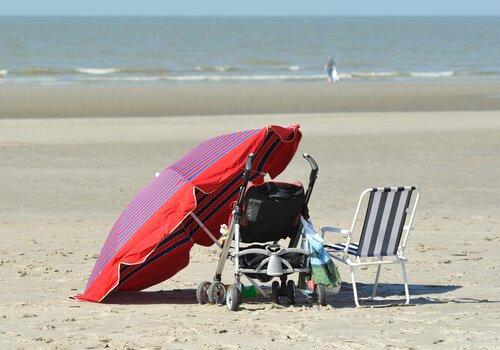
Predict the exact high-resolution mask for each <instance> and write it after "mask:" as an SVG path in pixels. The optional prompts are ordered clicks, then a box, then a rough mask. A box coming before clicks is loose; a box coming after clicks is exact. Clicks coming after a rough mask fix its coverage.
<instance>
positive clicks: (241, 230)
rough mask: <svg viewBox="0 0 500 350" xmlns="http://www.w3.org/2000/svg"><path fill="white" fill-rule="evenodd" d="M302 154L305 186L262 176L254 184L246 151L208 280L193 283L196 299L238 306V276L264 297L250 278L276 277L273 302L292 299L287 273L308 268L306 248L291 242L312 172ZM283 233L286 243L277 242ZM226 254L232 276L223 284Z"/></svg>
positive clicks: (315, 171) (304, 209) (315, 168)
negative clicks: (263, 179) (305, 167)
mask: <svg viewBox="0 0 500 350" xmlns="http://www.w3.org/2000/svg"><path fill="white" fill-rule="evenodd" d="M303 156H304V158H305V159H306V160H307V161H308V162H309V164H310V166H311V172H310V176H309V185H308V188H307V191H304V187H303V186H302V185H301V184H300V183H283V182H275V181H268V182H264V183H262V184H260V185H254V184H253V183H252V182H250V181H249V178H250V175H251V172H252V170H251V169H252V160H253V154H250V155H249V157H248V159H247V163H246V166H245V170H244V172H243V184H242V186H241V188H240V192H239V195H238V199H237V201H236V203H235V207H234V209H233V213H232V218H231V221H230V227H229V229H228V232H227V236H226V239H225V241H224V243H223V245H222V252H221V254H220V257H219V262H218V265H217V270H216V272H215V276H214V278H213V282H207V281H206V282H202V283H200V284H199V286H198V288H197V291H196V297H197V300H198V302H199V303H201V304H204V303H207V302H208V303H212V304H217V303H219V304H224V303H226V306H227V308H228V309H229V310H231V311H234V310H236V309H238V307H239V305H240V304H241V303H242V301H243V294H242V288H243V285H242V283H241V277H242V276H245V277H246V279H248V280H249V281H250V282H251V283H252V285H253V286H254V287H255V289H256V290H257V291H258V292H259V293H260V294H262V295H263V296H264V297H266V298H267V297H268V295H267V294H266V293H265V291H264V290H263V289H262V288H261V287H260V286H259V285H258V283H257V282H256V281H255V280H259V281H261V282H269V281H271V280H272V279H274V278H279V280H280V282H278V281H277V280H275V281H273V283H272V296H273V299H274V302H275V303H277V304H279V303H280V298H281V297H287V298H288V301H289V303H290V304H294V303H295V283H294V281H293V280H287V277H288V276H289V275H290V274H293V273H301V272H302V273H309V267H308V265H307V257H308V252H307V251H306V250H305V249H301V248H297V245H298V243H299V241H300V238H301V233H302V226H301V225H302V224H301V220H300V219H301V217H305V218H308V210H307V203H308V202H309V198H310V197H311V193H312V190H313V187H314V183H315V181H316V178H317V174H318V165H317V164H316V162H315V160H314V159H313V158H312V157H311V156H310V155H308V154H304V155H303ZM287 238H289V239H290V242H289V244H288V247H283V246H281V245H279V244H278V241H279V240H281V239H287ZM242 243H245V244H251V245H248V246H242ZM228 259H229V260H231V261H232V262H233V263H234V276H235V281H234V283H233V284H231V285H229V286H228V287H227V288H226V286H225V285H224V284H223V283H222V282H221V276H222V272H223V270H224V266H225V263H226V260H228Z"/></svg>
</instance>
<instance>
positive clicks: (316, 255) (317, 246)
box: [299, 220, 342, 289]
mask: <svg viewBox="0 0 500 350" xmlns="http://www.w3.org/2000/svg"><path fill="white" fill-rule="evenodd" d="M302 223H303V225H304V229H303V230H304V231H303V233H304V236H305V239H306V243H307V250H308V252H309V258H308V263H309V267H310V269H311V272H310V274H309V275H305V274H301V276H299V287H300V288H301V289H305V288H302V287H305V285H306V283H307V281H308V280H312V281H313V282H314V283H315V284H322V285H323V286H325V287H326V288H331V289H338V288H339V287H340V284H341V283H342V281H341V279H340V274H339V272H338V270H337V267H336V266H335V264H334V263H333V260H332V258H331V257H330V255H329V254H328V252H327V251H326V250H325V248H324V247H323V243H324V240H323V238H321V236H320V235H318V234H317V233H316V231H315V230H314V226H313V224H312V222H311V221H310V220H308V221H307V222H306V221H305V220H303V221H302ZM306 288H307V287H306Z"/></svg>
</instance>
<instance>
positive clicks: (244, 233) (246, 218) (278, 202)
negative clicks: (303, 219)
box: [240, 181, 306, 243]
mask: <svg viewBox="0 0 500 350" xmlns="http://www.w3.org/2000/svg"><path fill="white" fill-rule="evenodd" d="M305 198H306V196H305V192H304V187H303V186H302V184H300V183H283V182H272V181H270V182H265V183H263V184H261V185H250V186H249V187H248V189H247V191H246V195H245V199H244V201H243V213H242V214H243V215H242V218H241V221H240V240H241V242H243V243H255V242H258V243H265V242H270V241H274V242H276V241H279V240H280V239H285V238H288V237H293V236H294V235H295V234H296V232H297V228H298V227H299V224H300V215H301V213H302V208H303V207H304V203H305Z"/></svg>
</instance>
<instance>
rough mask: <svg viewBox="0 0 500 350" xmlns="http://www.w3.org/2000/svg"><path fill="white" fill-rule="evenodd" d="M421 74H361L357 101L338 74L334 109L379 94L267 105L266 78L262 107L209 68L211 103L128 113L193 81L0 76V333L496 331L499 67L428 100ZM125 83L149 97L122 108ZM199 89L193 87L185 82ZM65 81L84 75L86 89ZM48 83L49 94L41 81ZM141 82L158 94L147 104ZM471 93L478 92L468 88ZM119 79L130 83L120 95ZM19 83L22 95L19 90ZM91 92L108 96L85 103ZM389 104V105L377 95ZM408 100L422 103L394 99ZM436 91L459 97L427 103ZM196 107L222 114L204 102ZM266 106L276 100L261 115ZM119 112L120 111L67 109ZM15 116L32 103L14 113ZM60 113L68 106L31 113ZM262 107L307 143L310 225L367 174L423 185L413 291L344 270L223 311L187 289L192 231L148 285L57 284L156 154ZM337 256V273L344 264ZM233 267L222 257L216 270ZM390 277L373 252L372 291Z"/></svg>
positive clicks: (370, 336)
mask: <svg viewBox="0 0 500 350" xmlns="http://www.w3.org/2000/svg"><path fill="white" fill-rule="evenodd" d="M465 85H467V84H465ZM249 86H250V87H249ZM391 86H392V85H391ZM394 86H398V85H394ZM408 86H412V85H411V84H409V85H408ZM416 86H417V87H415V86H414V89H416V90H418V91H420V90H419V89H422V90H425V91H426V92H425V91H424V92H425V93H424V92H422V94H423V95H422V94H418V93H415V96H412V95H411V94H410V92H409V90H408V91H406V90H405V91H406V92H401V94H403V95H404V96H406V97H404V96H403V97H400V99H398V91H393V93H392V95H391V93H389V92H388V90H384V91H385V92H379V94H382V95H383V94H384V93H385V95H386V96H392V98H390V99H389V98H387V99H386V100H384V101H385V102H384V101H376V99H375V97H374V98H373V99H370V98H368V97H369V96H368V92H366V91H365V90H363V89H366V85H362V87H361V88H360V89H362V90H363V91H365V92H366V95H363V96H365V97H366V98H367V99H368V101H365V100H360V101H358V102H359V103H354V102H353V101H354V97H352V96H351V97H349V96H348V93H347V92H345V91H344V90H343V89H354V88H353V87H349V86H348V87H345V88H340V85H339V89H338V90H337V87H335V88H334V89H333V90H329V91H344V92H342V94H345V97H344V98H345V100H343V101H348V100H349V101H351V105H349V106H348V104H347V102H344V103H345V106H348V107H345V106H344V107H339V110H344V111H345V110H348V111H349V110H350V109H349V108H352V110H365V109H367V110H369V109H374V110H375V111H376V110H379V111H380V112H375V111H371V112H364V113H354V112H337V113H332V110H329V111H328V113H311V112H321V110H315V109H312V110H310V109H308V103H309V102H307V101H306V102H304V105H303V106H304V108H303V109H301V108H300V101H295V100H294V98H290V99H286V101H285V99H283V100H282V101H281V105H280V106H278V107H279V108H278V107H276V108H274V107H273V108H270V107H269V106H270V104H271V103H274V102H272V100H273V99H272V96H276V95H272V93H271V95H270V96H271V97H268V100H267V101H268V105H267V107H269V108H270V109H265V108H264V107H266V106H264V107H262V106H263V104H261V102H259V101H253V100H252V99H251V98H250V97H248V96H247V97H241V96H240V97H239V98H240V101H242V100H245V98H247V99H248V100H246V101H247V102H246V103H247V105H245V108H246V107H248V105H253V104H252V103H255V105H254V107H253V109H252V108H249V109H248V110H242V113H245V114H244V115H234V114H237V113H238V110H237V109H235V108H237V106H236V103H235V102H234V101H231V99H230V98H227V97H228V95H227V94H229V96H230V92H228V91H230V87H227V86H220V87H219V86H214V87H213V89H214V90H215V91H222V90H224V89H227V90H226V92H227V94H226V98H227V99H224V103H222V102H221V105H220V106H219V104H218V102H220V101H222V96H219V97H218V99H217V100H215V101H213V102H211V103H208V102H207V103H206V105H205V101H207V100H206V98H208V97H205V99H200V100H194V101H191V102H192V105H191V104H188V103H187V102H186V101H187V97H184V98H181V99H180V100H179V101H180V102H179V106H176V103H175V101H170V102H168V105H169V106H174V107H175V106H176V108H177V109H175V108H174V107H172V108H173V109H172V110H170V111H171V113H172V114H174V113H177V114H186V115H187V114H196V113H197V114H198V116H192V117H182V116H172V117H164V118H150V117H141V118H137V117H132V116H133V115H134V113H135V115H136V116H142V115H155V116H156V115H158V116H165V115H170V114H171V113H170V112H168V111H167V110H166V109H164V105H161V101H160V100H161V99H160V97H159V96H160V95H161V94H163V93H164V92H165V91H169V89H172V90H175V89H177V91H184V90H185V91H187V90H188V89H189V87H162V88H161V89H159V90H158V91H157V92H155V91H156V90H154V89H153V88H147V89H145V90H141V89H139V88H133V87H122V88H117V92H116V95H113V92H112V91H111V90H110V88H104V87H103V88H100V87H99V88H98V87H71V88H69V89H68V90H66V89H65V88H62V87H25V88H23V87H19V86H18V87H6V86H4V87H1V88H0V99H2V101H4V102H5V101H7V103H6V104H5V103H0V111H1V112H0V115H1V116H3V117H6V116H10V117H12V119H2V120H0V198H1V202H0V237H1V240H2V244H1V245H0V284H1V286H2V291H1V294H0V295H1V299H2V302H1V303H0V348H31V347H38V348H82V349H83V348H88V349H99V348H105V347H110V348H119V349H121V348H126V349H138V348H169V349H184V348H187V349H254V348H255V349H268V348H271V347H274V348H277V349H281V348H285V347H286V348H291V349H304V348H306V347H307V348H317V349H323V348H325V349H326V348H328V349H335V348H343V349H345V348H353V349H356V348H396V349H399V348H429V347H433V346H434V347H438V348H470V349H472V348H481V347H483V348H497V347H498V343H499V335H498V334H500V323H499V316H498V315H499V311H500V307H499V302H500V297H499V295H500V294H499V293H500V276H499V262H500V256H499V254H498V251H499V249H500V236H499V228H500V216H499V214H500V176H499V174H500V157H499V156H498V151H499V150H500V112H498V109H500V108H499V106H498V103H500V99H498V97H497V98H496V99H495V98H489V100H488V101H490V102H489V103H490V104H486V103H483V102H481V101H485V100H486V99H487V97H485V96H488V94H489V95H491V96H494V95H496V96H499V94H500V90H499V89H498V85H495V84H492V85H488V84H483V85H481V84H478V85H477V86H476V85H474V84H473V83H471V84H470V85H467V86H468V87H467V89H466V90H467V91H468V92H469V94H468V95H467V94H465V93H463V91H462V92H460V91H459V90H460V89H462V87H461V86H460V85H458V84H457V85H456V90H453V89H454V88H450V89H449V90H450V91H451V92H450V91H448V90H446V89H444V90H446V91H448V92H447V93H446V91H445V92H441V94H443V95H442V96H444V95H446V96H448V97H443V98H442V100H441V102H440V101H439V96H440V95H439V94H438V90H439V89H436V94H438V95H435V96H434V97H433V98H434V99H433V98H428V96H430V92H428V91H432V89H431V90H427V89H428V88H429V86H430V85H429V84H424V85H422V86H425V89H424V88H423V87H421V86H420V85H418V84H417V85H416ZM478 86H479V88H478ZM242 88H244V89H246V90H247V91H249V92H250V91H253V94H252V96H262V94H264V93H263V92H258V91H257V90H256V89H254V88H255V86H253V85H246V86H243V87H242ZM327 88H329V87H325V86H320V85H317V86H316V85H311V87H310V89H312V90H317V91H320V90H321V91H323V90H324V89H327ZM106 89H109V90H106ZM134 89H137V91H142V92H141V94H140V95H139V96H140V97H141V99H142V98H144V100H141V102H140V105H138V106H136V108H135V109H134V108H131V109H130V110H125V107H124V106H128V107H130V106H132V105H133V103H134V101H138V100H139V99H140V98H139V97H137V96H135V95H134V94H129V95H127V93H125V92H124V91H129V92H131V91H134ZM196 89H198V90H196ZM199 89H200V88H199V87H194V90H193V91H195V93H194V94H196V93H197V92H196V91H198V92H199ZM294 89H299V87H298V86H296V85H290V86H289V85H286V84H284V85H279V86H278V85H276V86H274V85H273V86H269V87H268V90H267V91H274V94H279V93H280V92H279V91H281V90H285V91H292V90H294ZM394 89H396V88H394ZM464 89H465V88H464ZM103 90H106V91H107V92H106V94H104V97H103V96H102V95H101V92H102V91H103ZM75 91H80V92H81V100H79V98H80V97H78V96H80V95H78V96H77V94H76V92H75ZM92 91H94V92H93V93H92ZM146 91H147V92H148V93H146ZM204 91H205V92H204V94H205V95H204V96H208V92H207V91H208V90H204ZM486 91H487V93H486ZM59 92H60V93H61V98H60V100H59V101H58V105H54V104H53V103H52V102H51V100H50V99H49V98H48V97H47V96H53V97H55V96H57V95H58V94H59ZM149 92H152V93H153V95H154V96H153V97H152V99H153V100H154V101H153V102H151V104H152V105H153V106H151V108H150V109H148V102H149V100H148V99H147V96H148V95H149ZM305 93H306V94H307V92H305ZM339 93H340V92H339ZM462 93H463V94H462ZM475 93H477V94H479V95H481V94H483V95H482V96H483V97H482V98H483V99H484V100H481V98H478V99H474V98H473V97H471V96H473V95H474V94H475ZM405 94H406V95H405ZM461 94H462V95H461ZM125 95H127V96H128V97H129V99H124V100H123V101H122V97H123V96H125ZM181 95H182V94H180V95H179V96H181ZM30 96H33V103H28V102H26V104H24V103H22V101H25V100H23V99H27V100H26V101H30V99H29V97H30ZM184 96H187V93H186V95H184ZM467 96H469V97H467ZM405 98H408V99H412V101H420V102H419V103H421V104H423V105H425V106H427V107H429V106H431V105H432V106H434V108H430V107H429V108H428V109H430V110H432V111H427V112H423V111H422V110H423V109H426V108H427V107H426V108H423V107H422V108H418V106H417V103H416V102H415V103H414V104H411V103H410V102H408V100H405ZM100 99H104V100H106V99H107V101H109V99H111V100H114V101H116V103H114V104H110V105H107V104H106V103H105V102H102V103H100V104H99V103H98V104H97V105H96V106H91V105H90V102H89V101H99V100H100ZM305 100H306V99H305V98H304V99H303V100H301V101H305ZM464 100H467V101H469V102H470V104H468V105H465V104H464V103H465V102H464ZM20 101H21V102H20ZM252 101H253V102H252ZM370 101H372V102H370ZM405 101H406V102H405ZM433 101H434V102H433ZM474 101H475V102H474ZM122 102H123V105H122ZM276 103H278V102H276ZM371 103H376V104H377V105H378V106H379V107H380V108H378V109H377V108H374V107H373V106H372V105H371ZM474 103H475V104H474ZM160 105H161V106H160ZM259 106H260V107H259ZM291 106H295V107H296V108H292V107H291ZM329 106H330V107H331V105H329ZM387 106H393V107H391V108H389V107H387ZM397 106H399V108H396V107H397ZM432 106H431V107H432ZM267 107H266V108H267ZM330 107H328V108H330ZM385 107H387V110H395V111H393V112H382V111H384V110H386V109H385ZM452 107H456V108H452ZM165 108H166V107H165ZM182 108H184V109H182ZM241 108H243V107H241ZM259 108H263V109H259ZM325 108H326V107H325ZM335 109H336V107H335ZM411 109H415V110H417V111H418V112H415V111H413V112H411V111H407V110H411ZM446 109H453V110H459V109H461V110H462V111H440V110H446ZM488 109H492V111H487V110H488ZM181 110H182V111H184V112H185V113H184V112H183V113H181V112H180V111H181ZM303 110H304V111H305V112H302V111H303ZM398 110H399V111H398ZM203 111H210V112H212V113H210V114H218V113H217V112H216V111H219V112H220V114H227V113H232V114H233V115H211V116H201V114H205V113H204V112H203ZM273 111H274V112H283V113H282V114H279V113H274V114H266V115H257V114H259V113H261V112H262V113H263V112H266V113H267V112H269V113H270V112H273ZM195 112H196V113H195ZM284 112H295V113H293V114H290V113H284ZM51 113H53V114H51ZM121 113H123V114H124V116H130V117H128V118H123V117H122V118H120V117H106V118H72V117H75V116H80V117H82V116H88V117H92V116H104V115H106V116H109V115H111V114H116V115H120V114H121ZM27 116H30V117H40V118H38V119H20V117H27ZM63 116H65V117H67V118H60V119H57V118H50V119H41V117H63ZM269 123H276V124H285V125H287V124H293V123H299V124H301V126H302V131H303V134H304V136H303V141H302V143H301V146H300V149H299V153H302V152H308V153H310V154H311V155H313V156H314V157H315V158H316V159H317V161H318V163H319V166H320V172H319V179H318V182H317V187H316V188H315V191H314V193H313V195H312V199H311V205H310V211H311V216H312V219H313V221H314V223H315V225H316V226H318V227H319V226H321V225H326V224H333V225H337V226H339V225H340V226H344V227H347V226H348V225H349V224H350V221H351V219H352V215H353V214H354V209H355V204H356V201H357V199H358V196H359V194H360V193H361V191H362V190H364V189H365V188H367V187H372V186H384V185H413V184H415V185H417V186H419V187H420V188H421V190H422V198H421V202H420V206H419V208H418V210H417V214H416V219H415V222H414V226H415V231H413V233H412V236H411V237H410V239H409V243H408V249H407V256H408V258H409V265H408V273H409V278H410V282H411V286H410V291H411V293H412V298H413V299H412V301H413V306H392V307H389V306H387V305H386V306H385V307H377V308H372V307H364V308H359V309H356V308H354V303H353V300H352V290H351V288H350V284H349V283H344V285H343V286H342V291H341V293H340V294H339V295H335V296H332V297H330V298H328V303H329V306H327V307H319V306H310V305H309V304H308V303H307V302H306V301H305V299H304V298H299V300H298V303H297V305H296V306H294V307H289V306H277V305H273V304H272V303H270V302H269V301H259V302H256V301H252V300H250V301H249V302H245V303H244V304H243V305H242V308H241V310H240V311H239V312H235V313H230V312H228V311H227V310H226V308H225V306H224V307H220V306H211V305H203V306H200V305H198V304H197V303H196V299H195V291H194V290H195V288H196V286H197V284H198V283H199V282H200V281H202V280H206V279H210V278H211V277H212V275H213V272H214V269H215V264H216V260H217V250H216V249H215V248H202V247H196V248H195V249H193V251H192V259H191V263H190V265H189V266H188V268H186V269H185V270H183V271H181V272H180V273H179V274H178V275H176V276H174V277H173V278H171V279H170V280H168V281H166V282H164V283H161V284H159V285H157V286H155V287H152V288H150V289H148V290H146V291H144V292H140V293H132V294H121V295H117V296H114V297H112V298H110V299H109V300H108V302H107V303H105V304H94V303H83V302H77V301H75V300H72V299H70V298H69V297H70V296H72V295H75V294H76V293H77V292H79V291H81V290H82V289H83V288H84V286H85V283H86V280H87V278H88V276H89V274H90V271H91V269H92V267H93V265H94V263H95V260H96V257H97V254H98V252H99V250H100V248H101V246H102V244H103V242H104V240H105V238H106V236H107V233H108V231H109V229H110V227H111V226H112V224H113V223H114V221H115V220H116V218H117V217H118V215H119V214H120V212H121V211H122V210H123V209H124V207H125V206H126V205H127V203H128V202H129V200H130V199H131V198H132V196H133V195H134V194H135V193H136V192H137V191H138V190H139V189H140V188H141V187H142V186H144V185H145V184H147V183H148V182H149V181H151V179H152V178H153V176H154V174H155V172H156V171H158V170H161V169H163V168H164V167H165V166H166V165H168V164H169V163H171V162H173V161H174V160H176V159H178V158H180V157H182V156H183V155H184V154H185V153H186V152H187V151H188V150H190V149H191V148H192V147H194V146H195V145H197V144H198V143H199V142H200V141H202V140H203V139H205V138H208V137H210V136H215V135H218V134H221V133H224V132H228V131H232V130H235V129H248V128H254V127H260V126H264V125H266V124H269ZM308 171H309V168H308V165H307V163H306V162H305V161H304V160H303V159H302V158H301V157H300V156H299V155H297V156H296V157H295V159H294V160H293V162H292V163H291V165H290V166H289V168H288V169H287V170H286V171H285V172H284V173H283V174H282V175H281V176H280V178H281V179H300V180H302V181H303V182H304V183H306V182H307V178H308ZM339 269H340V272H341V275H342V277H343V279H344V280H345V281H348V278H349V275H348V271H347V270H346V268H345V267H344V266H339ZM374 274H375V271H374V269H364V270H361V271H360V274H359V280H360V281H361V282H362V283H364V284H362V285H361V286H360V290H361V295H362V296H363V295H364V296H367V295H368V293H369V291H370V283H372V281H373V278H374ZM229 276H230V271H229V270H226V281H230V279H229ZM400 283H401V274H400V271H399V269H398V267H397V266H394V267H387V268H384V269H383V272H382V275H381V285H380V287H379V292H380V295H381V296H384V297H386V301H385V302H384V301H383V300H377V302H376V303H375V305H379V304H382V305H385V303H386V302H389V303H391V304H392V303H395V302H403V301H404V300H403V299H404V295H403V289H402V286H401V284H400ZM368 305H373V303H371V304H368Z"/></svg>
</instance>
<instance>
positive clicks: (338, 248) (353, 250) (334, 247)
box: [325, 243, 358, 255]
mask: <svg viewBox="0 0 500 350" xmlns="http://www.w3.org/2000/svg"><path fill="white" fill-rule="evenodd" d="M325 247H326V248H328V249H332V250H335V251H339V252H341V251H344V249H345V243H337V244H325ZM347 254H351V255H357V254H358V245H357V244H356V243H350V244H349V248H348V249H347Z"/></svg>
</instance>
